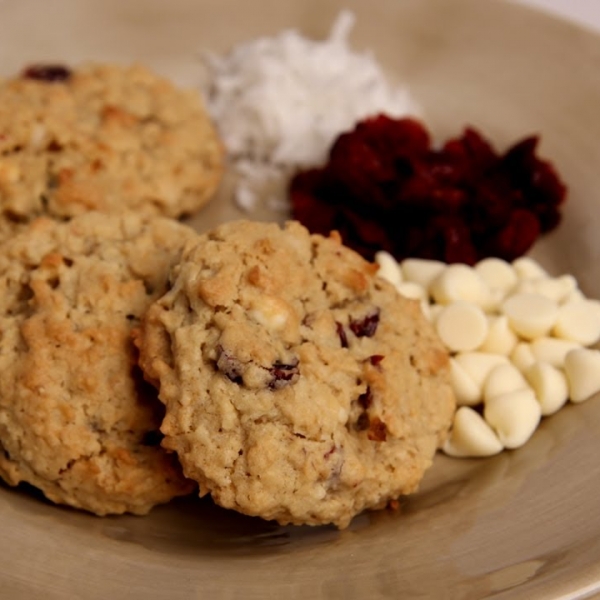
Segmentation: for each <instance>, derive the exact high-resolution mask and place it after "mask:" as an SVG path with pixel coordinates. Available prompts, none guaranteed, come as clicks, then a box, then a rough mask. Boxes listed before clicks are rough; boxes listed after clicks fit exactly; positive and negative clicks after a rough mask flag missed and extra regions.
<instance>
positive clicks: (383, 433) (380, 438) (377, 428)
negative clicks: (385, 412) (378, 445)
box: [367, 417, 387, 442]
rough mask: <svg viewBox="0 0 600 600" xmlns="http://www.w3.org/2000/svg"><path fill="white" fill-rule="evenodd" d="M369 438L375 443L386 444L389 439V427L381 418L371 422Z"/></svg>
mask: <svg viewBox="0 0 600 600" xmlns="http://www.w3.org/2000/svg"><path fill="white" fill-rule="evenodd" d="M367 437H368V438H369V439H370V440H371V441H373V442H385V440H386V439H387V426H386V424H385V423H384V422H383V421H382V420H381V419H380V418H379V417H375V418H374V419H371V420H370V422H369V433H368V434H367Z"/></svg>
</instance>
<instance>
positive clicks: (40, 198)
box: [0, 64, 223, 235]
mask: <svg viewBox="0 0 600 600" xmlns="http://www.w3.org/2000/svg"><path fill="white" fill-rule="evenodd" d="M222 163H223V150H222V145H221V143H220V140H219V139H218V137H217V134H216V131H215V129H214V127H213V125H212V123H211V121H210V119H209V117H208V115H207V112H206V111H205V108H204V106H203V104H202V102H201V99H200V97H199V95H198V94H197V93H194V92H191V91H189V92H188V91H183V90H179V89H177V88H176V87H175V86H173V85H172V84H171V83H169V82H168V81H166V80H165V79H163V78H161V77H159V76H158V75H155V74H153V73H152V72H151V71H149V70H148V69H146V68H144V67H142V66H140V65H134V66H116V65H105V64H89V65H83V66H81V67H80V68H77V69H75V70H73V71H71V70H69V69H66V68H64V67H51V66H46V67H43V66H37V67H35V66H34V67H30V68H29V69H26V70H25V71H24V72H23V74H22V75H21V76H20V77H17V78H14V79H8V80H5V81H3V82H1V83H0V215H1V218H2V219H4V220H6V221H9V222H10V223H14V224H19V223H22V222H23V221H30V220H31V219H32V218H34V217H36V216H39V215H49V216H52V217H55V218H69V217H73V216H75V215H78V214H81V213H84V212H87V211H90V210H97V211H102V212H115V211H121V210H123V209H130V210H135V211H136V212H138V213H140V214H145V215H164V216H168V217H180V216H182V215H186V214H190V213H193V212H195V211H197V210H198V209H199V208H201V207H202V206H203V205H204V204H205V203H206V202H207V201H208V200H209V199H210V197H211V196H212V195H213V193H214V192H215V190H216V188H217V186H218V184H219V182H220V179H221V174H222V170H223V166H222ZM1 234H2V228H0V235H1Z"/></svg>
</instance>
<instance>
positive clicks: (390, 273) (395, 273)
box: [375, 250, 402, 285]
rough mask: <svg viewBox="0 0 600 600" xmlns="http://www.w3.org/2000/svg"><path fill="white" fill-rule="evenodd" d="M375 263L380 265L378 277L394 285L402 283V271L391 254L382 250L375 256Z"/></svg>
mask: <svg viewBox="0 0 600 600" xmlns="http://www.w3.org/2000/svg"><path fill="white" fill-rule="evenodd" d="M375 262H376V263H377V264H378V265H379V271H377V275H379V277H382V278H383V279H385V280H387V281H389V282H390V283H391V284H392V285H398V284H399V283H401V282H402V271H401V269H400V265H398V263H397V262H396V259H395V258H394V257H393V256H392V255H391V254H390V253H389V252H385V251H384V250H381V251H379V252H377V253H376V254H375Z"/></svg>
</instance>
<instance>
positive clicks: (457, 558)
mask: <svg viewBox="0 0 600 600" xmlns="http://www.w3.org/2000/svg"><path fill="white" fill-rule="evenodd" d="M346 6H348V7H349V8H351V9H353V10H354V11H355V12H356V13H357V15H358V26H357V28H356V30H355V32H354V35H353V42H354V43H355V44H356V46H357V47H367V46H369V47H372V48H373V49H374V50H375V52H376V54H377V56H378V57H379V59H380V60H381V61H382V62H383V63H384V65H385V66H386V67H387V68H388V69H389V71H390V73H392V74H394V75H395V76H397V77H398V78H402V79H405V80H406V81H407V82H409V83H410V84H411V85H412V89H413V91H414V94H415V95H416V97H417V99H418V100H419V101H420V102H421V103H422V104H423V105H424V107H425V110H426V113H427V115H428V122H429V124H430V125H431V127H432V128H433V130H434V132H435V133H436V134H437V135H438V136H440V137H442V136H448V135H453V134H457V133H459V131H460V130H461V129H462V127H463V125H465V124H467V123H471V124H473V125H476V126H479V127H481V128H482V129H483V131H485V132H487V133H488V134H489V136H490V137H491V138H492V139H493V140H494V141H495V142H496V143H497V144H498V145H499V147H504V146H505V145H506V144H508V143H510V142H513V141H516V139H517V138H519V137H522V136H524V135H526V134H529V133H532V132H541V133H542V134H543V145H542V153H543V154H544V155H546V156H549V157H552V158H553V160H555V162H556V164H557V165H558V167H559V169H560V171H561V173H562V174H563V175H564V178H565V179H566V180H567V181H568V182H569V184H570V192H571V193H570V201H569V203H568V207H567V209H566V216H565V219H564V222H563V224H562V226H561V227H560V230H559V231H558V232H557V233H556V234H554V235H552V236H551V237H549V238H548V239H547V240H545V241H544V242H543V243H542V244H540V245H539V246H537V247H536V249H535V253H536V254H537V255H538V256H539V257H540V258H541V259H542V260H543V261H544V262H545V263H546V265H547V266H548V267H549V268H550V269H552V270H553V271H554V272H555V273H558V272H562V271H571V272H573V273H575V274H576V275H577V277H578V278H579V279H580V282H581V284H582V286H583V288H584V290H585V291H586V292H587V293H588V294H590V295H594V296H596V297H600V277H598V275H599V274H600V273H599V271H598V264H599V261H600V236H599V235H598V232H599V231H600V222H599V221H600V217H599V215H600V201H599V200H598V194H599V190H600V169H599V165H600V39H599V38H597V37H595V36H594V35H592V34H591V33H587V32H584V31H581V30H580V29H578V28H576V27H575V26H572V25H569V24H566V23H563V22H559V21H556V20H553V19H551V18H549V17H546V16H544V15H541V14H538V13H534V12H530V11H528V10H526V9H523V8H520V7H517V6H513V5H511V4H507V3H504V2H499V1H495V0H485V1H484V0H348V2H347V3H346ZM339 8H340V4H339V3H338V0H285V1H279V0H246V1H245V2H244V1H243V0H94V1H91V0H90V1H86V0H53V1H52V2H41V1H40V0H0V47H1V48H2V52H1V56H0V72H2V73H5V74H9V73H12V72H14V71H16V70H17V69H19V68H20V67H21V66H22V65H23V63H26V62H28V61H39V60H59V61H68V62H74V61H80V60H84V59H97V60H115V61H121V62H123V61H130V60H133V59H139V60H142V61H144V62H147V63H149V64H150V65H152V66H154V67H155V68H157V69H159V70H161V71H163V72H164V73H166V74H167V75H170V76H172V77H173V78H175V79H176V80H178V81H179V82H181V83H188V84H194V83H197V81H198V78H199V67H198V62H197V59H196V57H197V51H198V50H200V49H201V48H210V49H214V50H224V49H226V48H227V47H228V46H230V45H231V44H233V43H235V42H238V41H242V40H247V39H249V38H253V37H255V36H257V35H260V34H272V33H275V32H277V31H278V30H280V29H281V28H283V27H286V26H296V27H299V28H301V29H302V30H303V31H304V32H305V33H306V34H310V35H314V36H323V35H325V34H326V32H327V31H328V29H329V26H330V24H331V22H332V20H333V18H334V16H335V15H336V13H337V11H338V9H339ZM235 216H239V215H237V214H236V212H235V210H234V209H232V208H231V204H230V203H228V202H227V198H225V199H224V200H223V202H222V203H220V204H219V203H213V205H212V206H211V207H209V208H208V209H207V210H206V212H205V213H203V214H202V215H201V218H199V219H198V220H197V222H198V223H200V224H201V226H202V227H205V226H206V225H207V224H209V222H210V223H213V222H216V221H218V220H223V219H226V218H232V217H235ZM599 455H600V400H599V399H595V400H591V401H589V402H587V403H585V404H583V405H580V406H576V407H575V406H570V407H568V408H566V409H565V410H563V411H561V413H560V414H558V415H555V416H553V417H551V418H549V419H547V420H545V421H544V423H543V424H542V426H541V428H540V429H539V430H538V432H537V433H536V434H535V436H534V437H533V439H532V441H531V442H530V443H529V444H528V445H527V446H526V447H524V448H523V449H521V450H518V451H514V452H510V453H504V454H502V455H500V456H497V457H495V458H492V459H487V460H472V461H458V460H450V459H447V458H445V457H442V456H440V457H439V458H438V459H437V460H436V463H435V465H434V468H433V469H432V470H431V471H430V472H429V473H428V475H427V477H426V479H425V481H424V483H423V485H422V490H421V492H420V493H419V494H417V495H415V496H414V497H411V498H409V499H408V500H407V501H406V502H404V503H403V507H402V510H401V511H400V512H398V513H390V512H387V511H383V512H380V513H374V514H365V515H361V516H359V517H358V518H356V519H355V521H354V522H353V524H352V526H351V527H350V528H349V529H348V530H346V531H344V532H341V533H340V532H338V531H336V530H334V529H330V528H321V529H310V528H291V527H277V526H275V525H272V524H269V523H265V522H262V521H260V520H255V519H250V518H246V517H242V516H238V515H235V514H233V513H228V512H226V511H222V510H220V509H217V508H215V507H214V506H212V505H211V504H210V503H208V502H199V501H195V500H194V501H192V500H185V501H182V502H178V503H174V504H173V505H170V506H166V507H161V508H158V509H156V510H154V512H153V513H152V514H151V515H150V516H148V517H145V518H136V517H118V518H104V519H100V518H95V517H92V516H88V515H86V514H81V513H78V512H75V511H70V510H66V509H61V508H56V507H53V506H50V505H48V504H46V503H45V502H43V501H41V500H39V499H37V498H34V497H33V496H32V495H30V494H28V493H27V492H25V491H17V490H9V489H7V488H0V527H1V534H0V540H1V545H0V597H2V598H6V599H7V600H9V599H10V600H15V599H27V600H30V599H32V598H38V597H40V598H41V597H43V598H47V599H49V600H51V599H54V598H60V599H65V598H69V599H70V598H90V599H91V598H94V599H96V598H97V599H101V600H107V599H111V598H128V599H132V600H133V599H138V598H139V599H143V600H152V599H154V598H168V599H173V600H177V599H183V598H186V599H188V598H203V599H204V598H207V599H213V598H243V599H254V598H267V597H268V598H288V597H298V598H303V599H312V598H320V597H324V598H355V597H356V598H369V599H375V598H434V599H441V598H462V599H467V598H482V597H487V596H493V597H494V598H527V599H528V600H530V599H535V598H544V599H547V598H566V597H568V598H574V597H577V596H581V597H583V596H584V595H585V596H586V597H588V595H591V594H592V593H593V592H594V591H595V590H600V510H599V509H598V498H599V497H600V460H599V458H598V457H599ZM571 594H572V595H571Z"/></svg>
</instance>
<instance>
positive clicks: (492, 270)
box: [474, 258, 518, 294]
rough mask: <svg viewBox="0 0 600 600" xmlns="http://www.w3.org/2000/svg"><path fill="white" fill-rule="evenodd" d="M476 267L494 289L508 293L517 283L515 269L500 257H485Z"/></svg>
mask: <svg viewBox="0 0 600 600" xmlns="http://www.w3.org/2000/svg"><path fill="white" fill-rule="evenodd" d="M474 269H475V271H477V273H478V274H479V275H480V276H481V278H482V279H483V280H484V281H485V283H486V284H487V285H488V287H489V288H490V289H492V290H500V291H501V292H503V293H504V294H507V293H508V292H509V291H510V290H511V289H512V288H514V287H515V285H516V284H517V280H518V278H517V273H516V272H515V269H514V268H513V266H512V265H511V264H510V263H508V262H506V261H505V260H502V259H500V258H484V259H483V260H480V261H479V262H478V263H477V264H476V265H475V267H474Z"/></svg>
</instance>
